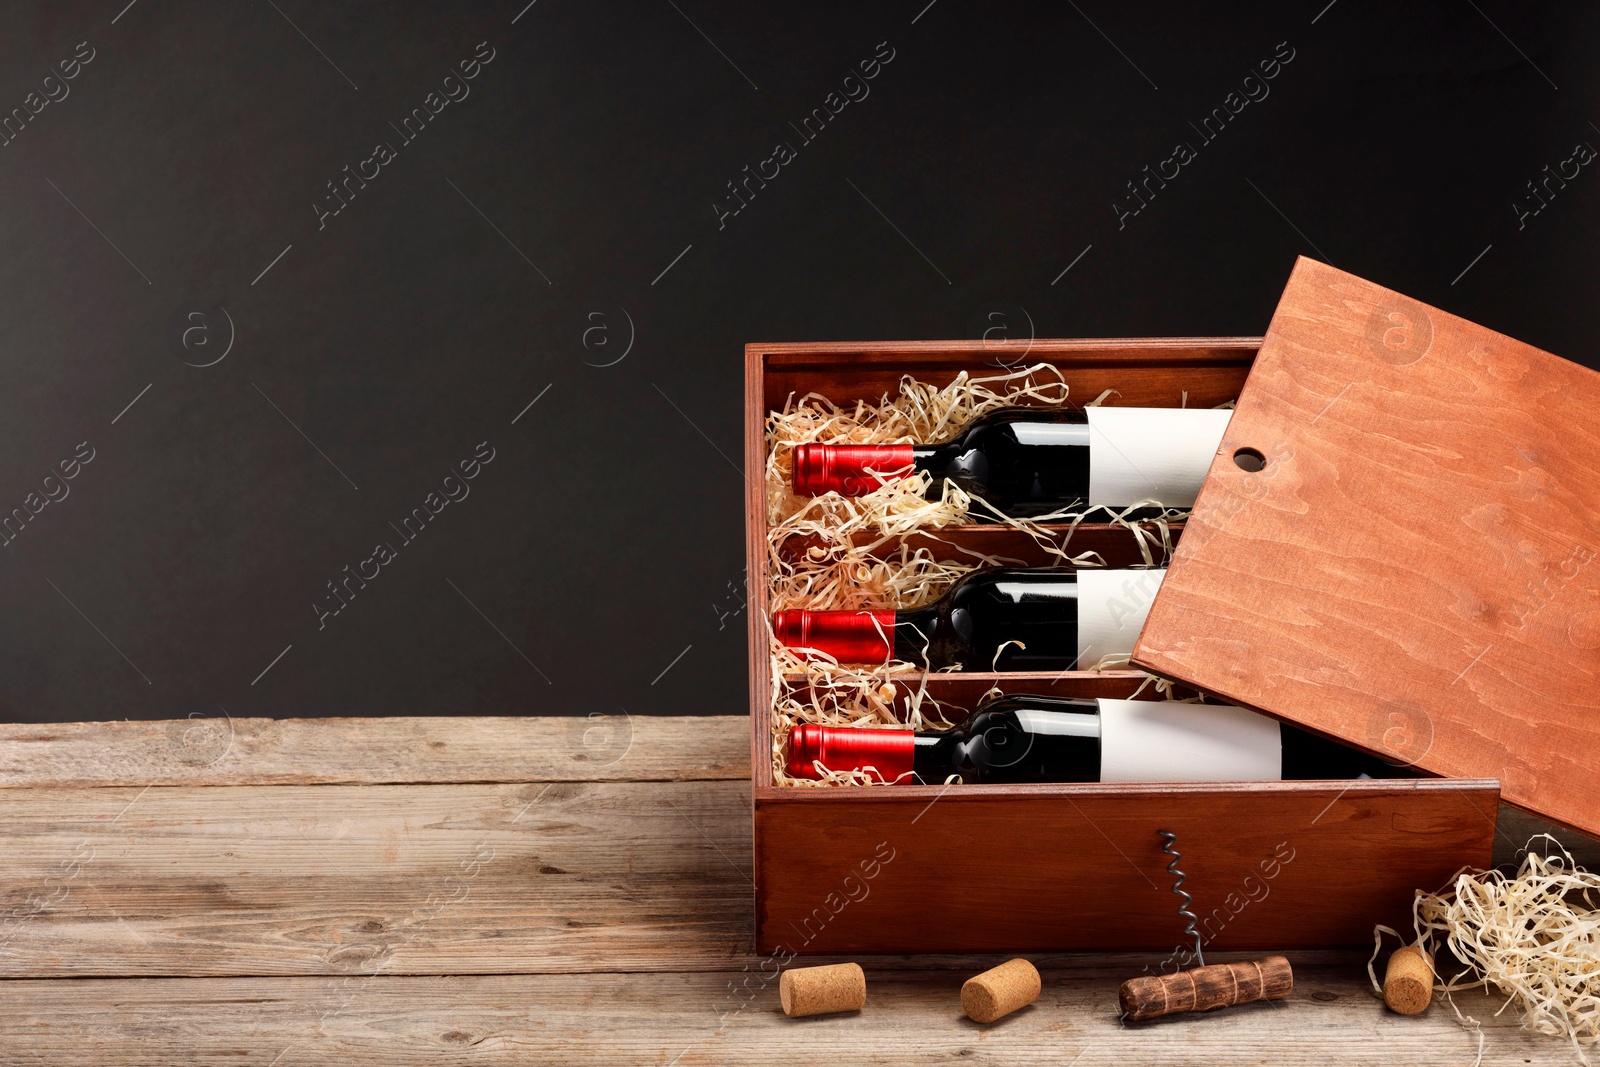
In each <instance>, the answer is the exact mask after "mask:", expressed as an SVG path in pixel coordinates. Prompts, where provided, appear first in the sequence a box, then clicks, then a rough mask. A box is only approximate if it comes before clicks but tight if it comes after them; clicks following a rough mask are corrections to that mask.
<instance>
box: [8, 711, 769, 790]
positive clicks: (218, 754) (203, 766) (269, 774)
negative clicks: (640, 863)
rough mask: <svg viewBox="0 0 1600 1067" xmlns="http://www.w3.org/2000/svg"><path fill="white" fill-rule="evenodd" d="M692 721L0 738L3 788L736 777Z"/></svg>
mask: <svg viewBox="0 0 1600 1067" xmlns="http://www.w3.org/2000/svg"><path fill="white" fill-rule="evenodd" d="M705 721H706V720H705V719H704V718H700V717H688V718H668V717H663V716H647V715H589V716H571V717H555V716H528V717H520V718H509V717H498V718H492V717H484V718H440V717H435V718H398V717H397V718H385V719H370V718H367V719H233V718H228V717H227V716H220V717H216V718H193V719H177V720H169V721H161V722H126V721H124V722H78V723H41V724H30V723H8V724H5V725H0V788H5V787H16V786H37V785H56V786H78V785H81V786H99V785H138V786H145V785H250V784H254V785H268V784H273V785H309V784H313V783H319V782H361V783H370V784H379V783H403V782H599V781H639V782H643V781H672V780H676V781H687V780H691V779H702V778H703V779H724V778H726V779H733V778H744V777H745V776H746V773H747V771H748V768H749V762H748V758H747V756H746V753H745V747H744V745H743V744H742V743H741V742H740V740H738V739H735V738H733V737H731V736H729V734H728V733H727V731H723V730H712V731H701V730H698V729H696V727H697V725H698V724H701V723H704V722H705Z"/></svg>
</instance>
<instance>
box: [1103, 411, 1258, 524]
mask: <svg viewBox="0 0 1600 1067" xmlns="http://www.w3.org/2000/svg"><path fill="white" fill-rule="evenodd" d="M1085 412H1086V413H1087V414H1088V416H1089V503H1090V504H1098V505H1104V506H1106V507H1127V506H1129V505H1131V504H1137V503H1138V502H1139V501H1141V500H1158V501H1160V502H1161V503H1162V504H1164V505H1165V506H1167V507H1169V508H1187V507H1192V506H1193V505H1194V498H1195V497H1196V496H1198V495H1199V493H1200V483H1201V482H1203V481H1205V477H1206V471H1208V470H1210V469H1211V460H1212V459H1213V458H1214V457H1215V456H1216V454H1217V449H1218V447H1220V446H1221V444H1222V435H1223V434H1224V433H1225V432H1226V431H1227V429H1228V420H1229V419H1230V418H1232V416H1233V412H1232V411H1230V410H1227V409H1225V408H1224V409H1217V408H1115V407H1091V408H1086V409H1085Z"/></svg>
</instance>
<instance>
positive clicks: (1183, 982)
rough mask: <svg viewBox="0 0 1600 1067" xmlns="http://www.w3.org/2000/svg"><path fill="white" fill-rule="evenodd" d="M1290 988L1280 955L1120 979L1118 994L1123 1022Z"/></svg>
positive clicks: (1273, 995)
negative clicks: (1120, 986) (1124, 980)
mask: <svg viewBox="0 0 1600 1067" xmlns="http://www.w3.org/2000/svg"><path fill="white" fill-rule="evenodd" d="M1293 991H1294V968H1293V967H1291V966H1290V965H1289V961H1288V960H1287V959H1285V958H1284V957H1282V956H1268V957H1266V958H1265V959H1259V960H1239V961H1238V962H1235V963H1211V964H1207V965H1206V966H1204V967H1190V968H1186V969H1184V970H1181V971H1178V972H1176V973H1174V974H1161V975H1148V976H1144V977H1140V978H1130V979H1128V980H1127V981H1126V982H1123V983H1122V990H1121V996H1120V1000H1121V1004H1122V1012H1123V1014H1124V1015H1126V1016H1127V1018H1128V1021H1129V1022H1145V1021H1147V1020H1149V1019H1156V1018H1160V1017H1161V1016H1164V1015H1182V1014H1183V1013H1185V1012H1191V1011H1211V1010H1213V1009H1215V1008H1232V1007H1236V1006H1237V1005H1240V1004H1252V1003H1254V1002H1255V1001H1258V1000H1283V999H1284V998H1286V997H1287V996H1289V994H1290V993H1292V992H1293ZM1411 1014H1413V1015H1414V1014H1416V1013H1415V1012H1412V1013H1411Z"/></svg>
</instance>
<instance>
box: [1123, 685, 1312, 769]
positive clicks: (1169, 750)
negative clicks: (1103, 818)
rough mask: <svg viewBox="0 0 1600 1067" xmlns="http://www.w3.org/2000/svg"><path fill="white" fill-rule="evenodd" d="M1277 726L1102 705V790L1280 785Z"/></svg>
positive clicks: (1196, 708)
mask: <svg viewBox="0 0 1600 1067" xmlns="http://www.w3.org/2000/svg"><path fill="white" fill-rule="evenodd" d="M1282 777H1283V734H1282V731H1281V730H1280V729H1279V728H1278V721H1277V720H1276V719H1269V718H1267V717H1266V716H1265V715H1257V714H1256V713H1255V712H1253V711H1246V710H1245V709H1244V708H1235V707H1232V706H1229V705H1225V704H1186V703H1183V702H1182V701H1177V700H1108V699H1102V700H1101V701H1100V780H1101V781H1102V782H1275V781H1278V780H1279V779H1281V778H1282Z"/></svg>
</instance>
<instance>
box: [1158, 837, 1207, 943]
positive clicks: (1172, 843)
mask: <svg viewBox="0 0 1600 1067" xmlns="http://www.w3.org/2000/svg"><path fill="white" fill-rule="evenodd" d="M1156 833H1158V834H1160V835H1161V836H1162V837H1164V838H1166V839H1167V843H1166V844H1165V845H1163V846H1161V851H1162V852H1165V853H1166V854H1167V855H1169V856H1171V857H1172V862H1171V863H1168V864H1167V873H1168V874H1170V875H1172V876H1173V882H1172V891H1173V892H1174V893H1176V894H1177V895H1178V896H1179V897H1181V898H1182V899H1183V903H1182V904H1180V905H1179V906H1178V914H1179V915H1180V916H1181V917H1183V918H1184V919H1187V920H1188V925H1186V926H1185V927H1184V928H1183V932H1184V933H1186V934H1188V935H1189V936H1190V937H1192V938H1194V956H1195V959H1196V960H1198V961H1199V963H1200V966H1202V967H1204V966H1205V963H1206V954H1205V951H1204V949H1203V948H1202V939H1201V937H1200V931H1199V930H1196V929H1195V924H1196V923H1198V922H1199V921H1200V917H1199V916H1198V915H1196V914H1195V913H1194V912H1193V911H1192V910H1190V909H1191V908H1193V906H1194V897H1192V896H1190V895H1189V894H1188V893H1186V892H1185V891H1184V888H1183V883H1184V882H1185V881H1187V880H1188V877H1189V876H1188V875H1186V874H1184V873H1183V872H1182V871H1181V870H1179V869H1178V863H1179V862H1180V861H1181V860H1182V859H1183V853H1182V852H1179V851H1178V849H1177V847H1176V846H1177V843H1178V835H1177V834H1175V833H1173V832H1172V831H1171V830H1157V831H1156Z"/></svg>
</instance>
